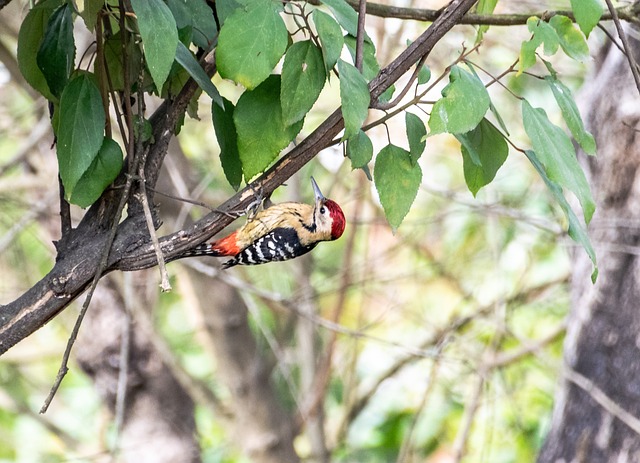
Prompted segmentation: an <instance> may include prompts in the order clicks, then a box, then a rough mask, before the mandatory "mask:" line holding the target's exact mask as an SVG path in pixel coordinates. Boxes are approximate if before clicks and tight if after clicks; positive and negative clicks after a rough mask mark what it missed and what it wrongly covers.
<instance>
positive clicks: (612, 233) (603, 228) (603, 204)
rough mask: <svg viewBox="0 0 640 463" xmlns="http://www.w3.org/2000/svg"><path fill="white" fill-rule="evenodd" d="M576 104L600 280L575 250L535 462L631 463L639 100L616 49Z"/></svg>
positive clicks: (639, 366) (637, 309) (635, 45)
mask: <svg viewBox="0 0 640 463" xmlns="http://www.w3.org/2000/svg"><path fill="white" fill-rule="evenodd" d="M628 35H630V36H631V35H632V34H628ZM630 40H631V46H632V50H633V54H634V55H635V60H636V61H638V60H639V59H640V43H639V42H638V41H637V40H634V39H633V38H632V37H630ZM580 100H581V103H582V110H583V111H582V114H583V116H585V119H586V121H587V125H588V129H589V130H590V131H591V132H592V133H593V135H594V136H595V138H596V141H597V144H598V157H597V158H591V157H589V158H586V156H582V161H583V162H584V165H585V167H586V170H587V174H588V176H590V177H591V178H590V183H591V185H592V189H593V192H594V195H595V197H596V202H597V205H598V209H597V211H596V214H595V216H594V220H593V222H592V224H591V226H590V234H591V239H592V241H593V243H594V245H595V247H596V251H597V254H598V262H599V267H600V275H599V278H598V281H597V283H596V284H595V285H592V284H591V281H590V279H589V273H590V272H591V265H590V263H589V260H588V259H587V257H586V255H585V254H584V253H583V252H581V251H580V250H576V253H575V258H574V268H573V283H572V311H571V314H570V317H569V323H568V330H567V337H566V340H565V346H564V357H565V374H564V379H563V381H562V384H561V386H560V390H559V391H558V393H557V394H556V405H555V410H554V415H553V420H552V424H551V429H550V432H549V434H548V436H547V439H546V442H545V444H544V446H543V448H542V451H541V453H540V456H539V459H538V461H539V462H553V463H555V462H601V463H603V462H604V463H606V462H611V463H613V462H620V461H629V462H631V461H640V435H639V434H638V432H640V426H639V425H638V424H639V423H640V421H638V419H637V418H638V417H640V360H639V359H640V357H639V355H638V354H639V353H640V352H639V349H640V281H639V280H640V253H639V252H638V250H639V248H638V244H639V243H640V98H639V94H638V89H637V88H636V85H635V83H634V80H633V77H632V75H631V72H630V69H629V63H628V61H627V58H626V57H625V56H624V55H623V54H622V53H621V52H620V50H618V49H617V47H615V46H608V47H605V48H604V49H602V50H601V52H600V55H599V56H598V58H597V60H596V69H595V70H594V73H593V75H592V76H591V77H590V78H589V79H588V80H587V82H586V83H585V87H584V89H583V91H582V98H581V99H580ZM634 429H635V430H634Z"/></svg>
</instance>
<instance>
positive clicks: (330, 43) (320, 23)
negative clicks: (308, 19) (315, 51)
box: [312, 10, 344, 74]
mask: <svg viewBox="0 0 640 463" xmlns="http://www.w3.org/2000/svg"><path fill="white" fill-rule="evenodd" d="M312 16H313V22H314V24H315V25H316V30H317V31H318V37H319V38H320V44H321V45H322V56H323V57H324V64H325V69H326V71H327V74H329V71H330V70H331V69H332V68H333V67H334V66H335V65H336V63H337V62H338V58H340V53H341V51H342V47H343V45H344V37H343V36H342V29H340V25H339V24H338V23H337V22H336V21H335V19H333V18H332V17H331V16H329V15H328V14H326V13H323V12H322V11H320V10H313V14H312Z"/></svg>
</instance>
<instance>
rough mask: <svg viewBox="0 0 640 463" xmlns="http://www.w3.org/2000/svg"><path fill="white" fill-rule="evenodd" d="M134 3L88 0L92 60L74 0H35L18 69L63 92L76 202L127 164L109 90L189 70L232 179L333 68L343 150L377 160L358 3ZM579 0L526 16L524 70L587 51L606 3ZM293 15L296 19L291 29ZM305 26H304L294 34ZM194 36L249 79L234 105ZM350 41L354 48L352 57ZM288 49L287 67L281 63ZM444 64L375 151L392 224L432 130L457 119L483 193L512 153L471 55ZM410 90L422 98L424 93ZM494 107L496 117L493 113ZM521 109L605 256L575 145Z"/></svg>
mask: <svg viewBox="0 0 640 463" xmlns="http://www.w3.org/2000/svg"><path fill="white" fill-rule="evenodd" d="M130 3H131V7H132V9H133V12H134V13H135V20H133V19H131V18H129V17H127V18H122V17H120V16H121V15H122V14H123V13H122V10H121V9H120V8H123V4H122V2H116V0H108V1H106V2H105V1H104V0H87V1H86V2H85V9H84V11H82V12H80V13H79V15H80V16H81V17H82V18H83V20H84V22H85V24H86V26H87V28H88V29H89V30H94V29H95V28H96V26H97V25H99V23H100V21H103V22H104V23H105V26H106V27H104V29H105V31H108V33H106V32H105V34H104V37H100V36H98V37H97V40H98V41H101V40H102V41H103V48H104V50H105V51H104V57H102V56H98V58H97V60H96V61H101V60H102V61H103V62H104V66H101V65H98V64H97V65H95V66H94V68H95V69H94V70H93V72H90V71H89V70H82V69H74V58H75V51H76V50H75V43H74V37H73V23H74V19H73V17H74V11H73V4H72V3H71V2H66V1H65V0H45V1H43V2H41V3H38V4H37V5H36V6H35V7H34V8H33V9H32V10H31V11H30V12H29V14H28V15H27V17H26V18H25V21H24V23H23V26H22V29H21V32H20V37H19V50H18V58H19V62H20V67H21V70H22V72H23V74H24V75H25V77H26V79H27V81H28V82H29V83H30V84H31V85H32V86H33V87H34V88H35V89H37V90H38V91H40V93H42V94H43V95H44V96H45V97H46V98H47V99H48V100H49V101H51V102H52V104H53V108H54V112H53V114H54V117H53V126H54V130H55V133H56V135H57V138H58V143H57V153H58V160H59V167H60V176H61V179H62V183H63V185H64V189H65V195H66V198H67V199H68V200H69V201H70V202H72V203H75V204H78V205H80V206H83V207H86V206H88V205H90V204H92V203H93V202H94V201H95V200H96V199H97V198H98V197H99V196H100V194H101V193H102V191H103V190H104V188H106V186H108V185H109V183H110V182H111V181H113V179H114V178H115V177H116V176H117V174H118V173H119V171H120V169H121V167H122V150H121V149H120V147H119V145H118V144H117V143H116V142H115V141H114V140H113V139H112V138H111V135H110V130H109V124H108V121H106V117H105V114H108V103H107V102H108V98H109V94H110V93H109V92H113V91H120V90H125V91H129V92H130V91H132V90H135V89H137V90H143V91H146V92H149V93H155V94H158V95H160V96H161V97H168V96H171V95H172V94H175V93H176V92H177V91H179V89H180V88H181V86H182V85H183V84H184V82H185V81H186V79H187V78H188V77H192V78H193V79H194V80H196V82H197V83H198V84H199V85H200V87H201V88H202V90H203V91H205V92H206V93H207V94H208V95H209V96H210V97H211V98H212V100H213V102H214V104H212V116H213V125H214V129H215V132H216V135H217V138H218V141H219V145H220V147H221V154H220V156H221V163H222V167H223V170H224V173H225V176H226V177H227V179H228V181H229V183H230V184H231V185H232V186H233V187H234V188H236V189H237V188H239V187H240V185H241V183H242V181H243V179H244V180H245V181H247V182H248V181H250V180H251V179H252V178H253V177H255V176H256V175H257V174H259V173H261V172H263V171H265V170H266V169H267V168H268V167H269V166H270V165H271V163H272V162H273V161H274V160H275V159H276V158H277V157H278V155H279V154H280V152H281V151H282V150H283V149H285V148H286V147H287V146H288V145H289V144H290V143H291V142H292V141H293V140H294V138H295V137H296V136H297V135H298V133H299V132H300V131H301V129H302V126H303V123H304V119H305V116H306V114H307V113H308V112H309V111H310V110H311V108H312V107H313V105H314V104H315V103H316V101H317V99H318V98H319V96H320V93H321V91H322V90H323V88H324V85H325V83H326V82H328V80H329V79H330V77H331V76H332V74H334V75H335V76H337V78H338V79H339V87H340V99H341V111H342V115H343V118H344V127H345V129H344V135H343V138H342V140H343V141H345V142H346V154H347V156H348V157H349V158H350V160H351V163H352V167H353V168H362V169H364V170H365V171H366V172H367V174H369V171H368V165H369V163H370V162H371V161H372V160H373V159H374V147H373V143H372V141H371V140H370V138H369V136H368V135H367V134H366V132H365V131H364V130H363V124H364V121H365V119H366V118H367V116H368V110H369V106H370V104H371V101H370V93H369V90H368V83H369V82H370V81H371V80H372V79H373V78H374V77H375V76H376V75H377V74H378V72H379V71H380V66H379V64H378V62H377V61H376V50H375V47H374V45H373V43H372V42H371V40H370V38H369V37H368V36H366V33H361V34H362V35H363V37H361V38H362V39H363V43H361V45H360V46H361V48H362V49H361V50H359V51H360V52H361V53H362V55H363V62H362V65H361V66H359V67H360V68H361V69H358V68H356V66H355V62H356V60H355V55H356V48H357V45H356V43H357V39H356V37H357V36H358V33H359V32H358V16H357V13H356V12H355V11H354V10H353V8H351V7H350V6H349V5H348V4H347V3H346V1H345V0H323V1H322V3H323V4H324V7H327V8H324V7H318V8H312V7H309V5H307V4H304V3H303V4H297V3H293V2H292V3H286V4H284V5H283V3H282V2H276V1H273V0H251V1H249V0H220V1H217V2H216V4H215V8H216V13H217V16H215V15H214V14H213V11H212V9H211V8H210V7H209V6H208V5H207V4H206V2H205V1H204V0H195V1H192V2H188V3H185V2H182V1H180V0H167V1H166V2H165V1H163V0H131V2H130ZM577 3H580V6H579V7H578V6H577ZM495 4H496V1H495V0H484V1H481V2H480V4H479V6H478V11H481V12H484V13H487V14H489V13H491V12H492V11H493V8H494V7H495ZM583 4H586V6H585V5H583ZM572 5H574V6H576V8H575V13H576V18H577V21H578V23H579V28H578V27H576V25H574V24H573V23H572V21H571V20H570V19H569V18H567V17H564V16H559V15H556V16H553V17H551V18H550V19H549V20H548V21H547V20H543V19H540V18H535V17H533V18H531V19H530V20H529V21H528V28H529V31H530V32H531V34H532V36H531V39H530V40H529V41H526V42H524V43H523V44H522V48H521V53H520V57H519V67H518V73H519V74H522V73H524V72H526V71H527V69H529V68H530V67H531V66H533V65H534V64H535V63H536V62H537V61H538V60H539V59H541V58H539V57H538V55H537V50H538V48H539V47H541V46H543V50H544V53H545V54H547V55H549V54H554V53H556V52H557V51H558V49H559V48H561V49H562V50H563V51H564V52H565V53H566V54H567V55H568V56H569V57H571V58H573V59H575V60H578V61H582V60H585V59H586V58H587V57H588V47H587V44H586V40H585V35H588V34H589V33H590V31H591V30H592V29H593V27H594V26H595V24H596V23H597V22H598V20H599V18H600V15H601V13H602V7H601V6H600V5H599V3H598V1H597V0H588V1H586V2H577V1H575V2H572ZM308 9H310V12H309V11H308ZM289 18H290V19H291V20H290V21H286V20H285V19H289ZM288 26H289V28H293V27H295V28H296V30H295V31H289V29H288ZM218 27H219V28H220V30H219V34H218ZM123 29H124V30H123ZM485 32H486V27H484V28H481V29H480V30H479V32H478V37H479V38H481V36H482V34H484V33H485ZM300 35H302V36H303V40H294V37H299V36H300ZM192 46H193V47H195V48H197V49H199V50H200V51H205V52H206V51H209V50H212V49H213V48H214V47H215V58H216V64H217V70H218V72H219V75H220V76H221V77H222V78H225V79H229V80H232V81H234V82H235V83H237V84H240V85H242V86H243V87H244V88H245V91H244V92H243V93H242V95H241V96H240V98H239V99H238V100H237V102H236V103H235V105H234V104H233V103H232V102H231V101H230V100H228V99H226V98H223V97H221V96H220V95H219V94H218V91H217V90H216V88H215V86H214V85H213V84H212V82H211V80H210V78H209V76H207V75H206V74H205V73H204V71H203V69H202V68H201V67H200V65H199V63H198V62H197V61H196V59H195V57H194V54H193V53H192V51H191V50H190V47H192ZM345 47H346V49H347V50H348V51H349V53H350V55H351V58H352V60H351V62H349V61H348V60H345V59H343V54H342V52H343V49H345ZM98 48H100V47H98ZM542 61H543V62H544V64H545V65H546V66H547V69H548V71H549V75H548V76H546V77H545V80H546V82H547V83H548V84H549V86H550V88H551V90H552V92H553V95H554V97H555V98H556V101H557V103H558V104H559V106H560V108H561V110H562V114H563V116H564V118H565V121H566V123H567V126H568V127H569V129H570V131H571V133H572V135H573V136H574V138H575V139H576V140H577V141H578V143H579V144H580V145H581V146H582V148H583V149H584V150H585V151H586V152H587V153H589V154H594V153H595V143H594V141H593V137H591V135H590V134H589V133H588V132H586V130H585V129H584V125H583V123H582V121H581V119H580V115H579V113H578V110H577V108H576V105H575V102H574V100H573V97H572V96H571V92H570V91H569V89H568V88H567V87H566V86H565V85H564V84H563V83H562V82H561V81H560V80H559V79H558V76H557V74H556V73H555V71H554V70H553V68H552V67H551V64H550V63H548V62H546V61H544V60H542ZM279 63H282V66H281V71H280V73H276V72H275V71H274V70H275V69H276V66H277V65H278V64H279ZM103 68H104V72H103V71H102V69H103ZM125 70H127V71H125ZM127 72H128V74H127ZM448 72H449V83H448V85H447V86H446V87H445V88H444V89H443V90H442V92H441V94H442V97H441V98H440V99H438V100H437V101H436V102H435V104H432V107H431V108H430V109H425V112H427V113H428V114H429V119H428V126H429V129H430V131H429V133H427V129H426V126H425V123H424V122H423V121H422V119H421V118H420V117H418V116H416V115H415V114H412V113H409V112H406V113H405V123H406V134H407V139H408V141H409V150H406V149H404V148H401V147H399V146H397V145H396V144H394V143H393V141H392V140H389V144H388V145H386V146H384V147H383V148H382V149H380V150H379V152H378V153H377V155H376V157H375V166H374V175H373V180H374V182H375V185H376V188H377V190H378V193H379V196H380V201H381V203H382V206H383V209H384V211H385V214H386V217H387V219H388V221H389V223H390V225H391V227H392V228H393V229H394V230H395V229H397V227H399V226H400V224H401V222H402V221H403V219H404V217H405V216H406V215H407V213H408V211H409V209H410V208H411V205H412V204H413V201H414V199H415V197H416V195H417V192H418V189H419V186H420V184H421V181H422V170H421V168H420V165H419V163H418V160H419V159H420V156H421V155H422V153H423V152H424V150H425V147H426V144H427V139H428V137H429V136H431V135H434V134H440V133H449V134H452V135H454V136H455V137H456V138H457V139H458V140H459V141H460V144H461V154H462V159H463V165H464V175H465V179H466V182H467V185H468V187H469V190H470V191H471V192H472V193H473V194H474V195H475V194H477V192H478V191H479V190H480V189H481V188H482V187H484V186H485V185H487V184H489V183H490V182H491V181H492V180H493V179H494V178H495V175H496V172H497V171H498V169H499V168H500V167H501V166H502V164H503V163H504V162H505V160H506V158H507V156H508V154H509V147H508V139H507V136H508V133H509V132H508V130H507V127H506V126H505V124H504V122H503V121H502V119H501V118H500V115H499V113H498V111H497V109H496V108H495V107H494V105H493V104H492V102H491V99H490V97H489V93H488V92H487V90H486V88H485V84H484V83H483V82H482V80H481V79H480V78H479V77H478V75H477V74H476V72H475V70H474V68H473V67H472V66H471V65H469V67H468V69H465V68H463V67H462V66H460V65H452V66H451V67H450V68H449V70H448ZM416 74H417V83H416V85H417V87H419V86H420V85H424V84H426V83H428V82H429V80H430V71H429V69H428V68H427V67H426V66H423V67H422V68H421V69H419V72H418V73H416ZM125 83H127V84H128V88H125ZM393 91H394V88H393V87H391V88H390V89H389V90H388V91H387V92H386V93H385V94H384V95H383V96H382V98H381V101H389V99H390V98H391V95H392V93H393ZM416 93H417V90H416ZM414 103H415V104H424V103H422V102H420V101H419V99H416V100H415V101H414ZM489 112H491V113H492V114H493V119H494V120H495V121H497V126H496V125H495V124H494V123H493V122H491V121H490V120H489V118H488V113H489ZM522 116H523V123H524V127H525V130H526V133H527V134H528V136H529V137H530V139H531V144H532V147H533V149H531V150H526V151H525V150H521V151H522V152H524V153H525V154H526V156H527V157H528V158H529V159H530V160H531V163H532V164H533V166H534V167H535V168H536V170H537V171H538V172H539V173H540V175H541V176H542V177H543V179H544V181H545V182H546V183H547V185H548V186H549V188H550V189H551V191H552V192H553V194H554V196H556V197H557V199H558V201H559V203H560V205H561V207H562V209H563V210H564V212H565V213H566V215H567V218H568V221H569V234H570V235H571V237H572V238H574V239H575V240H576V241H577V242H579V243H580V244H581V245H582V246H583V247H584V248H585V249H586V251H587V252H588V254H589V256H590V257H591V259H592V260H593V262H594V264H595V255H594V251H593V249H592V247H591V244H590V243H589V240H588V237H587V234H586V231H585V226H584V223H587V224H588V222H589V221H590V219H591V217H592V215H593V212H594V208H595V206H594V202H593V199H592V197H591V194H590V191H589V187H588V185H587V182H586V179H585V177H584V174H583V172H582V170H581V169H580V167H579V165H578V163H577V161H576V156H575V151H574V148H573V145H572V143H571V141H570V139H569V137H568V136H567V135H566V134H565V132H564V131H563V130H562V129H560V128H559V127H557V126H555V125H554V124H553V123H551V122H550V120H549V119H548V117H547V115H546V113H545V111H544V110H543V109H541V108H535V107H533V106H532V105H531V104H530V103H529V102H528V101H526V100H524V99H523V100H522ZM105 124H106V125H105ZM105 127H106V131H105ZM505 134H507V135H505ZM564 190H569V191H571V192H572V193H574V194H575V195H576V196H577V198H578V199H579V201H580V204H581V206H582V212H583V218H584V222H583V221H582V220H579V219H578V217H577V216H576V214H575V213H574V212H573V210H572V209H571V207H570V206H569V204H568V202H567V201H566V199H565V197H564ZM594 277H595V273H594Z"/></svg>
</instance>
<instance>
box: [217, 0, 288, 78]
mask: <svg viewBox="0 0 640 463" xmlns="http://www.w3.org/2000/svg"><path fill="white" fill-rule="evenodd" d="M275 5H276V4H274V3H273V2H272V1H271V0H255V1H252V2H250V3H249V4H248V5H246V6H241V7H239V8H237V9H236V10H235V11H234V13H233V14H232V15H231V16H230V17H228V18H227V20H226V21H225V23H224V26H223V27H222V28H221V30H220V35H219V37H218V46H217V48H216V64H217V65H218V72H219V73H220V75H221V76H222V77H224V78H225V79H231V80H233V81H235V82H237V83H239V84H241V85H243V86H245V87H246V88H247V89H249V90H251V89H254V88H256V87H257V86H258V84H260V83H261V82H262V81H264V80H265V79H266V78H267V77H269V75H270V74H271V71H272V70H273V68H274V67H275V65H276V64H278V61H280V58H281V57H282V55H283V54H284V52H285V50H286V48H287V42H288V38H289V35H288V33H287V28H286V27H285V24H284V21H283V20H282V18H281V17H280V14H278V9H277V7H276V6H275Z"/></svg>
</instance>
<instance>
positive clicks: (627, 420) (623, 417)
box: [562, 368, 640, 435]
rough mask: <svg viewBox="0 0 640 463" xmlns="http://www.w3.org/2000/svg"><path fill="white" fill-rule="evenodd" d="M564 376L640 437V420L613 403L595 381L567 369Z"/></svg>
mask: <svg viewBox="0 0 640 463" xmlns="http://www.w3.org/2000/svg"><path fill="white" fill-rule="evenodd" d="M562 374H563V376H564V377H565V378H566V379H567V380H569V381H571V382H572V383H573V384H575V385H576V386H578V387H579V388H580V389H582V390H583V391H585V392H586V393H587V394H589V395H590V396H591V398H592V399H593V400H595V401H596V402H597V403H598V404H599V405H600V406H601V407H602V408H604V409H605V410H606V411H607V412H608V413H611V414H612V415H613V416H615V417H616V418H618V419H619V420H620V421H622V422H623V423H624V424H626V425H627V426H629V428H631V429H632V430H633V432H635V433H636V434H638V435H640V419H638V418H637V417H635V416H633V415H632V414H631V413H629V412H628V411H627V410H625V409H624V407H622V406H621V405H618V404H617V403H616V402H615V401H613V400H612V399H611V398H610V397H609V396H608V395H607V394H606V393H605V392H604V391H603V390H602V389H600V388H599V387H598V386H596V384H595V383H594V382H593V381H591V380H590V379H589V378H587V377H586V376H583V375H581V374H580V373H578V372H577V371H575V370H573V369H572V368H565V369H564V370H563V372H562Z"/></svg>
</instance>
